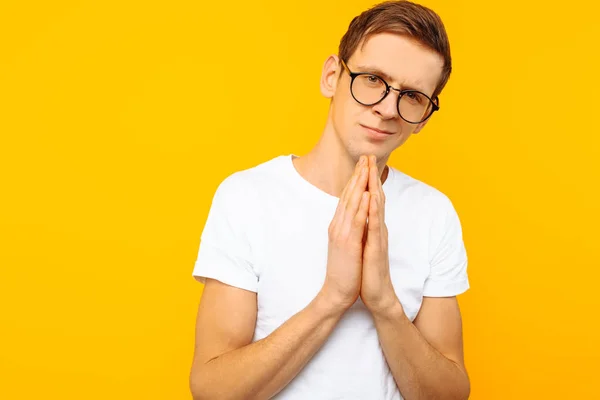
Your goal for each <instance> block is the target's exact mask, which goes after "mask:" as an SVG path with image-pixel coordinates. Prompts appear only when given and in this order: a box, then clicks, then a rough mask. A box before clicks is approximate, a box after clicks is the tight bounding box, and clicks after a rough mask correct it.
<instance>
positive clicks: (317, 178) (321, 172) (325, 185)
mask: <svg viewBox="0 0 600 400" xmlns="http://www.w3.org/2000/svg"><path fill="white" fill-rule="evenodd" d="M332 136H334V135H328V136H327V135H323V136H322V137H321V139H320V140H319V142H318V143H317V145H316V146H315V147H314V148H313V149H312V150H311V151H310V152H309V153H307V154H306V155H304V156H301V157H297V158H295V159H294V160H293V163H294V167H295V168H296V170H297V171H298V173H299V174H300V175H301V176H302V177H303V178H304V179H305V180H307V181H308V182H310V183H311V184H312V185H314V186H316V187H317V188H319V189H321V190H322V191H324V192H326V193H328V194H330V195H332V196H336V197H340V196H341V194H342V191H343V190H344V187H345V186H346V184H347V183H348V181H349V180H350V178H351V177H352V173H353V172H354V168H355V166H356V163H357V162H358V158H359V157H360V155H358V156H356V160H355V159H354V157H352V156H351V155H349V154H348V152H347V151H346V150H345V149H344V148H343V147H342V146H341V145H340V144H339V141H338V139H337V136H335V137H332ZM364 155H368V154H364ZM386 162H387V159H385V160H384V159H382V160H377V166H378V168H379V171H382V170H383V172H380V176H381V182H382V183H383V182H385V180H386V179H387V177H388V174H389V167H387V166H386Z"/></svg>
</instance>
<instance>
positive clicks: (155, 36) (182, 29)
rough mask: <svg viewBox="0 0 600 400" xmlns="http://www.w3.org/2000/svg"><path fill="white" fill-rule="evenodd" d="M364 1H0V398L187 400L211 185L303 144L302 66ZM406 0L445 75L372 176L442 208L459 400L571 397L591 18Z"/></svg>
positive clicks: (595, 218)
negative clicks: (196, 273)
mask: <svg viewBox="0 0 600 400" xmlns="http://www.w3.org/2000/svg"><path fill="white" fill-rule="evenodd" d="M372 4H373V2H372V1H364V0H345V1H339V0H336V1H310V2H282V1H266V0H265V1H236V0H233V1H231V2H212V1H211V2H201V1H169V2H156V1H152V2H148V1H127V2H120V1H114V0H111V1H96V2H92V1H63V0H61V1H52V2H50V1H47V2H42V1H23V2H17V1H5V2H2V3H1V4H0V135H1V136H0V171H1V179H0V184H1V186H0V187H1V190H2V192H1V200H0V202H1V208H0V224H1V231H0V250H1V251H0V268H1V269H0V307H1V311H0V398H2V399H8V400H13V399H39V398H44V399H113V400H117V399H145V400H150V399H169V400H171V399H188V398H190V396H189V394H188V388H187V379H188V378H187V377H188V371H189V366H190V362H191V354H192V346H193V329H194V322H195V321H194V318H195V313H196V307H197V304H198V300H199V298H200V295H201V292H202V287H201V285H200V284H199V283H197V282H196V281H194V279H193V278H192V276H191V271H192V268H193V264H194V261H195V257H196V253H197V249H198V245H199V240H200V233H201V231H202V228H203V226H204V221H205V218H206V216H207V213H208V209H209V206H210V201H211V198H212V194H213V193H214V190H215V189H216V187H217V185H218V184H219V183H220V181H221V180H222V179H224V178H225V177H226V176H227V175H229V174H230V173H232V172H234V171H237V170H239V169H242V168H247V167H251V166H254V165H256V164H258V163H260V162H263V161H266V160H267V159H270V158H272V157H275V156H277V155H280V154H289V153H295V154H304V153H306V152H307V151H308V150H309V149H310V148H311V147H312V146H313V145H314V144H315V142H316V141H317V139H318V137H319V135H320V133H321V130H322V128H323V124H324V121H325V117H326V113H327V107H328V101H327V100H325V99H324V98H322V97H321V95H320V92H319V77H320V73H321V67H322V65H323V62H324V60H325V59H326V57H327V55H328V54H330V53H332V52H336V50H337V45H338V43H339V39H340V38H341V36H342V35H343V33H344V32H345V29H346V28H347V26H348V23H349V22H350V20H351V19H352V17H353V16H355V15H356V14H358V13H359V12H361V11H362V10H364V9H366V8H367V7H369V6H371V5H372ZM424 4H426V5H428V6H430V7H432V8H433V9H434V10H436V11H437V12H438V13H439V14H440V15H441V16H442V18H443V20H444V21H445V24H446V27H447V30H448V33H449V36H450V39H451V44H452V54H453V58H454V72H453V74H452V77H451V78H450V82H449V84H448V86H447V88H446V90H445V91H444V93H443V94H442V97H441V107H442V108H441V111H440V112H439V113H436V115H435V117H434V118H433V119H432V120H431V121H430V124H429V125H428V126H427V127H426V128H425V130H424V131H423V132H422V133H421V134H420V135H418V136H413V138H411V139H410V140H409V141H408V142H407V143H406V144H405V145H404V146H403V147H402V148H401V149H399V150H397V151H396V152H395V153H394V155H393V157H392V159H391V161H390V164H391V165H394V166H395V167H397V168H400V169H402V170H403V171H405V172H406V173H408V174H410V175H412V176H414V177H416V178H418V179H421V180H423V181H425V182H427V183H429V184H431V185H433V186H435V187H437V188H439V189H440V190H442V191H444V192H445V193H446V194H447V195H448V196H450V198H451V199H452V200H453V202H454V204H455V206H456V208H457V210H458V212H459V215H460V217H461V221H462V223H463V229H464V236H465V241H466V245H467V250H468V253H469V258H470V266H469V275H470V280H471V286H472V289H471V290H470V291H469V292H467V294H465V295H463V296H461V297H460V303H461V307H462V310H463V314H464V330H465V351H466V359H467V363H468V364H467V366H468V369H469V372H470V375H471V379H472V387H473V390H472V396H471V398H472V399H477V400H479V399H486V400H488V399H502V400H504V399H537V398H540V399H541V398H544V399H562V398H569V399H589V398H593V397H595V396H597V390H596V387H597V373H598V365H599V362H600V349H599V346H598V342H599V340H598V338H599V336H600V335H599V333H600V332H599V329H598V322H597V318H598V314H599V312H598V309H599V306H600V302H599V300H598V295H599V293H600V290H599V278H600V274H599V272H598V271H599V267H600V262H599V258H598V257H599V255H598V248H599V246H598V240H599V233H598V232H599V229H600V228H599V227H600V215H599V214H600V213H599V211H598V208H599V204H600V194H599V193H598V184H599V178H598V174H599V172H600V168H599V161H598V160H599V159H600V139H599V137H600V129H599V122H598V119H597V115H598V112H599V111H598V105H599V104H598V103H599V102H598V98H599V94H598V92H599V89H600V85H599V83H598V82H599V79H598V71H600V63H599V59H600V58H599V56H598V52H597V49H598V44H597V43H598V40H599V39H600V30H599V28H598V26H599V25H598V22H597V15H598V5H597V3H595V2H592V1H588V2H582V1H571V2H567V3H561V4H558V3H557V5H552V4H551V3H550V2H542V1H537V2H526V1H522V0H521V1H517V0H507V1H502V2H482V1H475V0H470V1H466V0H464V1H427V2H425V3H424Z"/></svg>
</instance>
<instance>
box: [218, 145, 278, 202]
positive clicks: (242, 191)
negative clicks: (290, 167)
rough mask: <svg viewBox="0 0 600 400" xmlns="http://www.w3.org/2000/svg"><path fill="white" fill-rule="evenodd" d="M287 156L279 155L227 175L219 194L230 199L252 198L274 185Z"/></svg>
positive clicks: (219, 187)
mask: <svg viewBox="0 0 600 400" xmlns="http://www.w3.org/2000/svg"><path fill="white" fill-rule="evenodd" d="M284 162H285V156H277V157H274V158H271V159H269V160H266V161H263V162H261V163H259V164H256V165H254V166H251V167H248V168H244V169H241V170H238V171H235V172H233V173H231V174H229V175H228V176H226V177H225V178H224V179H223V180H222V181H221V182H220V183H219V186H218V188H217V194H218V195H219V197H221V198H227V199H229V201H240V200H245V201H248V200H250V199H251V198H252V197H253V196H255V195H256V194H257V193H261V192H262V191H263V190H262V189H264V187H265V186H268V185H273V183H274V181H275V180H276V177H277V176H278V175H280V173H281V170H282V167H283V166H284V165H283V163H284Z"/></svg>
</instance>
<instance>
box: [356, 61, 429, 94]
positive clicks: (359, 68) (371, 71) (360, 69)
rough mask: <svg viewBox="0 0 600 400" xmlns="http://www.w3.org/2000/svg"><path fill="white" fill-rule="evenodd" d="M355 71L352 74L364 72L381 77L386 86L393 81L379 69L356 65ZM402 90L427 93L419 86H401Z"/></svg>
mask: <svg viewBox="0 0 600 400" xmlns="http://www.w3.org/2000/svg"><path fill="white" fill-rule="evenodd" d="M356 68H357V71H352V72H366V73H369V74H373V75H377V76H380V77H382V78H383V79H385V80H386V81H387V82H388V84H391V82H393V81H394V78H392V77H391V76H389V75H388V74H387V73H385V72H383V71H382V70H381V69H379V68H377V67H372V66H370V65H357V66H356ZM402 89H403V90H404V89H409V90H418V91H419V92H423V93H427V92H426V91H425V89H423V88H421V87H419V85H408V84H405V85H402Z"/></svg>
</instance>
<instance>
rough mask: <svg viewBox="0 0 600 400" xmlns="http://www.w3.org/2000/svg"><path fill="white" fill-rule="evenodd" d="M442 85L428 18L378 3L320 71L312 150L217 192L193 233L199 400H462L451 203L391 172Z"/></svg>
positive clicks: (402, 5)
mask: <svg viewBox="0 0 600 400" xmlns="http://www.w3.org/2000/svg"><path fill="white" fill-rule="evenodd" d="M450 70H451V60H450V50H449V45H448V39H447V37H446V33H445V30H444V26H443V24H442V22H441V20H440V19H439V17H438V16H437V15H436V14H435V13H434V12H433V11H431V10H429V9H427V8H425V7H422V6H420V5H416V4H413V3H410V2H404V1H400V2H388V3H382V4H380V5H378V6H375V7H373V8H371V9H370V10H367V11H365V12H364V13H362V14H361V15H360V16H358V17H356V18H355V19H354V20H353V21H352V22H351V24H350V26H349V29H348V32H347V33H346V34H345V35H344V37H343V38H342V41H341V43H340V49H339V54H338V55H332V56H330V57H329V58H328V59H327V61H326V62H325V65H324V68H323V73H322V77H321V91H322V93H323V95H324V96H326V97H328V98H330V99H331V105H330V112H329V116H328V119H327V123H326V126H325V129H324V131H323V134H322V136H321V138H320V140H319V142H318V143H317V145H316V146H315V147H314V148H313V149H312V151H310V152H309V153H308V154H306V155H305V156H302V157H297V156H295V155H285V156H279V157H276V158H274V159H272V160H269V161H267V162H264V163H262V164H260V165H258V166H256V167H254V168H251V169H248V170H244V171H239V172H236V173H234V174H232V175H230V176H229V177H227V178H226V179H225V180H224V181H223V182H222V183H221V185H219V188H218V189H217V191H216V193H215V196H214V198H213V203H212V206H211V209H210V212H209V215H208V219H207V222H206V226H205V227H204V231H203V233H202V238H201V244H200V249H199V252H198V259H197V261H196V266H195V268H194V272H193V274H194V276H195V277H196V278H197V279H198V280H199V281H201V282H204V283H205V288H204V292H203V296H202V299H201V302H200V307H199V311H198V318H197V327H196V347H195V352H194V360H193V365H192V369H191V374H190V387H191V391H192V394H193V396H194V398H195V399H268V398H274V397H275V398H278V399H286V400H287V399H311V400H313V399H401V398H404V399H466V398H468V396H469V392H470V385H469V379H468V376H467V373H466V370H465V365H464V361H463V344H462V327H461V316H460V311H459V307H458V303H457V300H456V297H455V296H456V295H458V294H460V293H462V292H464V291H466V290H467V289H468V288H469V283H468V278H467V273H466V266H467V257H466V251H465V248H464V245H463V240H462V231H461V225H460V222H459V219H458V216H457V214H456V212H455V210H454V207H453V205H452V203H451V202H450V200H449V199H448V198H447V197H446V196H445V195H444V194H442V193H441V192H439V191H438V190H436V189H434V188H433V187H431V186H428V185H427V184H425V183H423V182H420V181H418V180H416V179H414V178H412V177H409V176H408V175H406V174H404V173H402V172H400V171H399V170H397V169H394V168H393V167H389V166H386V162H387V160H388V158H389V156H390V154H391V153H392V151H393V150H395V149H396V148H398V147H399V146H401V145H402V144H403V143H404V142H405V141H406V140H407V139H408V138H409V136H410V135H411V134H416V133H418V132H419V131H421V130H422V129H423V127H424V126H425V124H426V123H427V121H428V120H429V119H430V117H431V114H432V113H433V112H434V111H436V110H438V106H439V100H438V96H439V94H440V92H441V90H442V89H443V87H444V85H445V84H446V82H447V80H448V77H449V75H450Z"/></svg>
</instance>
